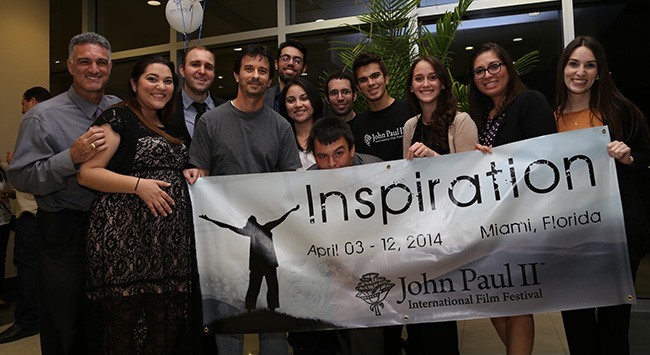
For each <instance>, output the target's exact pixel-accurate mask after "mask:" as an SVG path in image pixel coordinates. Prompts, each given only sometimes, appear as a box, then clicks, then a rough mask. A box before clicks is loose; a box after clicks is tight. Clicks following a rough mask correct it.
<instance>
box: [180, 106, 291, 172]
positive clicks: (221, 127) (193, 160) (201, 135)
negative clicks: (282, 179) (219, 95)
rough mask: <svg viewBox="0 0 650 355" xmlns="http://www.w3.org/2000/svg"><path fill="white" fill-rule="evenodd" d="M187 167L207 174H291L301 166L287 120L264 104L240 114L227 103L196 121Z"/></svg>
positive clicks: (239, 111)
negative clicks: (205, 171)
mask: <svg viewBox="0 0 650 355" xmlns="http://www.w3.org/2000/svg"><path fill="white" fill-rule="evenodd" d="M189 164H190V165H192V166H195V167H198V168H201V169H206V170H208V171H209V173H210V175H237V174H252V173H265V172H275V171H291V170H296V169H298V168H300V167H301V164H300V158H299V157H298V148H297V147H296V141H295V137H294V134H293V131H292V130H291V125H290V124H289V122H287V120H286V119H285V118H284V117H282V116H280V114H278V113H277V112H275V111H273V109H272V108H270V107H268V106H267V105H262V108H261V109H260V110H258V111H255V112H244V111H241V110H239V109H237V108H236V107H235V106H234V105H233V104H232V101H229V102H227V103H225V104H223V105H221V106H218V107H216V108H215V109H213V110H210V111H208V112H206V113H205V114H204V115H203V116H201V118H199V121H198V122H197V125H196V128H195V130H194V139H193V140H192V145H191V146H190V159H189Z"/></svg>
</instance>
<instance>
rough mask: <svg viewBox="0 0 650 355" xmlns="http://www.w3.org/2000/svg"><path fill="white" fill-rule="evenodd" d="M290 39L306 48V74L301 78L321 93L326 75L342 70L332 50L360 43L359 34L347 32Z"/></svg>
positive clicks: (336, 54)
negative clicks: (299, 42)
mask: <svg viewBox="0 0 650 355" xmlns="http://www.w3.org/2000/svg"><path fill="white" fill-rule="evenodd" d="M292 38H294V39H297V40H300V41H302V42H303V43H304V44H305V46H306V47H307V52H308V58H307V72H306V73H305V74H303V77H304V78H306V79H307V80H309V82H311V83H312V84H314V85H315V86H316V88H318V90H319V91H322V88H323V82H324V81H325V78H326V77H327V75H328V73H331V72H333V71H335V70H340V69H342V63H341V61H340V59H339V56H338V52H337V51H335V50H333V48H337V47H342V46H345V44H346V43H349V44H350V46H353V45H355V44H357V43H358V42H359V41H361V36H360V35H359V34H356V33H351V32H349V31H347V30H341V31H338V32H333V33H324V34H323V33H321V34H318V35H310V36H300V37H298V36H294V37H292Z"/></svg>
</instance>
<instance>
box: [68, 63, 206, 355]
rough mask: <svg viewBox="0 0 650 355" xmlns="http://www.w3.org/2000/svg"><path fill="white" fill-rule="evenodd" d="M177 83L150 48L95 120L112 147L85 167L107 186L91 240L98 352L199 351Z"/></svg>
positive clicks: (82, 177)
mask: <svg viewBox="0 0 650 355" xmlns="http://www.w3.org/2000/svg"><path fill="white" fill-rule="evenodd" d="M176 86H177V78H176V75H175V71H174V64H173V63H171V62H170V61H169V60H167V59H165V58H163V57H160V56H146V57H143V58H142V59H140V60H139V61H138V62H137V63H136V64H135V66H134V68H133V70H132V72H131V76H130V79H129V82H128V95H127V97H126V99H125V100H124V101H123V102H122V103H120V104H117V105H115V106H113V107H111V108H110V109H108V110H106V111H104V113H103V114H102V115H101V116H100V117H99V118H98V119H97V121H95V123H94V125H96V126H100V127H102V128H103V129H104V132H105V133H106V146H107V149H106V150H104V151H102V152H100V153H97V154H96V155H95V156H94V157H93V158H91V159H90V160H88V161H87V162H86V163H84V164H83V165H82V166H81V169H80V172H79V175H78V180H79V183H80V184H81V185H84V186H87V187H89V188H91V189H94V190H97V191H98V194H97V197H96V198H95V200H94V202H93V204H92V207H91V210H90V223H89V230H88V239H87V242H86V254H87V256H86V258H87V266H86V285H87V291H86V292H87V293H86V294H87V298H88V301H89V305H90V307H89V315H88V317H89V319H91V321H90V322H89V323H88V324H89V325H90V326H89V328H88V329H87V331H88V333H89V343H88V346H89V353H92V354H104V353H110V354H116V353H123V354H136V353H143V354H192V353H195V352H196V350H197V349H196V348H197V346H198V345H199V344H200V337H199V338H196V337H197V336H200V334H201V333H200V318H199V317H200V312H199V307H200V304H199V302H198V301H199V300H200V298H199V297H198V294H197V293H196V290H197V281H198V276H197V272H196V250H195V249H196V248H195V246H194V229H193V224H192V216H191V205H190V201H189V193H188V189H187V184H186V183H185V179H184V178H183V175H182V169H183V167H184V165H185V162H186V161H187V149H186V148H185V146H184V145H183V144H182V142H181V141H180V140H179V139H177V138H175V137H173V136H172V135H171V134H170V133H169V132H171V130H170V129H169V127H170V123H171V118H172V114H173V112H174V104H175V102H176V95H177V91H176V90H175V88H176ZM197 339H198V341H197Z"/></svg>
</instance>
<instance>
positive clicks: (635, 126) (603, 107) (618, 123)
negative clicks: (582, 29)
mask: <svg viewBox="0 0 650 355" xmlns="http://www.w3.org/2000/svg"><path fill="white" fill-rule="evenodd" d="M582 46H585V47H587V48H589V50H591V52H592V53H593V54H594V57H595V58H596V67H597V70H598V74H597V75H598V76H597V77H596V80H595V81H594V84H593V85H592V86H591V89H589V110H590V111H591V113H592V115H594V116H598V117H600V118H601V120H602V121H603V123H604V124H606V125H608V126H609V129H610V132H611V134H612V138H614V139H617V140H622V141H631V140H634V137H636V136H638V135H639V134H641V135H642V136H643V137H648V136H650V133H649V129H648V124H647V121H646V119H645V116H644V115H643V113H642V112H641V110H639V109H638V108H637V107H636V106H635V105H634V104H633V103H632V102H630V100H628V99H627V98H625V96H623V94H622V93H621V92H620V91H619V90H618V87H616V84H615V83H614V80H613V79H612V76H611V74H610V72H609V66H608V65H607V57H606V54H605V49H604V48H603V46H602V45H601V44H600V43H599V42H598V41H597V40H596V39H595V38H593V37H590V36H578V37H576V38H575V39H574V40H573V41H571V42H570V43H569V44H568V45H567V46H566V48H564V51H563V52H562V55H561V56H560V60H559V61H558V64H557V75H556V85H557V87H556V97H555V101H556V106H555V107H556V109H555V113H556V116H557V117H558V119H561V118H562V113H563V112H564V109H565V108H566V104H567V101H568V96H569V95H568V89H567V87H566V84H565V83H564V68H565V67H566V65H567V63H568V62H569V58H570V57H571V54H572V53H573V51H575V50H576V49H577V48H578V47H582ZM624 113H626V114H624ZM624 117H630V118H631V119H632V120H631V122H623V120H624ZM624 127H626V128H627V129H625V128H624ZM626 131H627V135H626V134H625V132H626Z"/></svg>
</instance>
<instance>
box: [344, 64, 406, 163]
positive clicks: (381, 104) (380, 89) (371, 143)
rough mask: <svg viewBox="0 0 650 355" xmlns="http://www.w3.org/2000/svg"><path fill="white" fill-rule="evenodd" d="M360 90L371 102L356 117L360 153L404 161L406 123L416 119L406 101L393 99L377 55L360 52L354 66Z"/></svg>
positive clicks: (383, 67) (355, 135)
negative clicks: (403, 144) (403, 149)
mask: <svg viewBox="0 0 650 355" xmlns="http://www.w3.org/2000/svg"><path fill="white" fill-rule="evenodd" d="M352 72H353V74H354V79H355V82H356V84H357V86H358V87H359V91H360V92H361V94H363V96H364V97H365V98H366V101H367V102H368V111H365V112H362V113H360V114H358V115H357V118H356V120H355V123H354V127H353V133H354V138H355V140H356V141H357V151H359V152H361V153H366V154H372V155H376V156H378V157H379V158H381V159H383V160H398V159H402V136H403V135H404V123H406V121H407V120H408V119H409V118H411V117H413V116H415V114H414V112H413V110H412V109H411V107H410V106H409V104H408V102H407V101H406V100H402V99H394V98H392V97H391V96H390V94H389V93H388V90H387V88H386V85H387V84H388V81H389V78H390V77H389V75H388V72H387V69H386V65H385V64H384V61H383V60H382V58H381V57H380V56H378V55H377V54H375V53H361V54H359V55H358V56H357V58H356V59H355V60H354V63H353V65H352Z"/></svg>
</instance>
